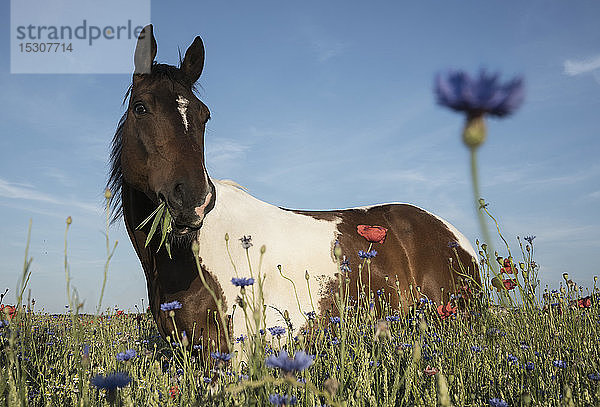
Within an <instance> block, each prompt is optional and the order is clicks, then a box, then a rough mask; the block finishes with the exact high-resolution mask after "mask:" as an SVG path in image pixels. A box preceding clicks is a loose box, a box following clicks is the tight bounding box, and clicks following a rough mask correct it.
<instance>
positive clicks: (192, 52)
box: [181, 37, 204, 83]
mask: <svg viewBox="0 0 600 407" xmlns="http://www.w3.org/2000/svg"><path fill="white" fill-rule="evenodd" d="M203 68H204V44H203V43H202V39H201V38H200V37H196V38H194V42H192V45H190V47H189V48H188V49H187V51H185V57H183V62H182V63H181V70H182V71H183V73H184V74H185V75H186V76H187V77H188V78H189V80H190V81H191V82H192V83H196V81H197V80H198V78H199V77H200V75H201V74H202V69H203Z"/></svg>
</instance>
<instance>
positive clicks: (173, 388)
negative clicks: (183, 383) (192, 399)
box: [169, 386, 179, 399]
mask: <svg viewBox="0 0 600 407" xmlns="http://www.w3.org/2000/svg"><path fill="white" fill-rule="evenodd" d="M169 394H170V395H171V398H172V399H174V398H175V397H177V396H179V387H177V386H171V388H170V389H169Z"/></svg>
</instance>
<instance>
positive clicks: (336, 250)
mask: <svg viewBox="0 0 600 407" xmlns="http://www.w3.org/2000/svg"><path fill="white" fill-rule="evenodd" d="M333 254H334V255H335V257H336V258H338V259H339V258H340V257H342V248H341V247H340V245H339V243H338V242H336V243H335V247H334V248H333Z"/></svg>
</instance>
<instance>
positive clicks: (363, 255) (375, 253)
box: [358, 250, 377, 260]
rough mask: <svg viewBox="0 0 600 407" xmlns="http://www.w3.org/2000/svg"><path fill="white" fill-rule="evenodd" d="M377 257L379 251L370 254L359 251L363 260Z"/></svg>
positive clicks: (359, 255)
mask: <svg viewBox="0 0 600 407" xmlns="http://www.w3.org/2000/svg"><path fill="white" fill-rule="evenodd" d="M375 256H377V250H371V251H370V252H365V251H364V250H359V251H358V257H360V258H361V259H367V260H368V259H372V258H373V257H375Z"/></svg>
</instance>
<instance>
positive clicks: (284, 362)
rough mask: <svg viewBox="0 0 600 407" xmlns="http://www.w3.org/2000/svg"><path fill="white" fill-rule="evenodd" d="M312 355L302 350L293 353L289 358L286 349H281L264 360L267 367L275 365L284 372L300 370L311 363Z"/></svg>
mask: <svg viewBox="0 0 600 407" xmlns="http://www.w3.org/2000/svg"><path fill="white" fill-rule="evenodd" d="M313 360H314V356H312V355H308V354H306V352H304V351H303V350H299V351H297V352H296V353H294V357H293V358H290V356H289V355H288V353H287V351H285V350H282V351H281V352H279V355H277V356H275V355H271V356H269V357H268V358H267V359H266V360H265V364H266V365H267V367H276V368H279V369H281V370H282V371H284V372H300V371H302V370H304V369H306V368H308V367H309V366H310V365H312V364H313Z"/></svg>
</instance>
